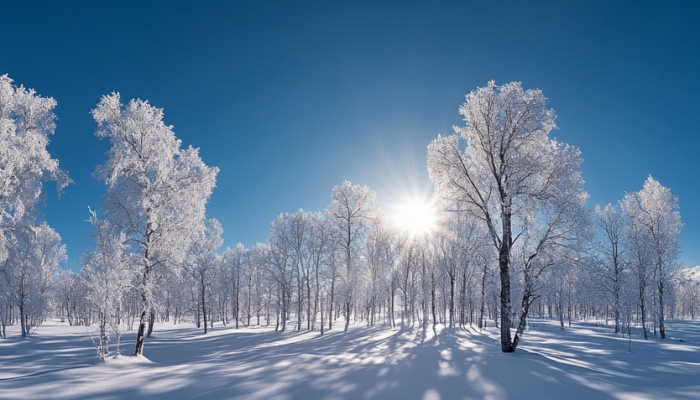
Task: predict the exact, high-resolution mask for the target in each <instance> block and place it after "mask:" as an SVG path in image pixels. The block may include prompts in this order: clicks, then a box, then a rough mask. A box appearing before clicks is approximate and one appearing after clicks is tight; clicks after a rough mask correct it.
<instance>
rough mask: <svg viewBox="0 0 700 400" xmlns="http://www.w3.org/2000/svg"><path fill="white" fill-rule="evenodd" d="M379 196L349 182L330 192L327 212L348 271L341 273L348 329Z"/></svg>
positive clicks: (376, 214)
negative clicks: (363, 247) (366, 239)
mask: <svg viewBox="0 0 700 400" xmlns="http://www.w3.org/2000/svg"><path fill="white" fill-rule="evenodd" d="M376 196H377V194H376V193H375V192H374V191H373V190H371V189H370V188H369V187H367V186H364V185H353V184H352V183H351V182H350V181H345V182H343V184H342V185H340V186H335V187H334V188H333V190H332V192H331V204H330V206H329V207H328V214H329V215H330V217H331V219H332V220H333V224H334V226H335V233H336V242H337V243H338V246H339V247H340V249H341V252H342V253H343V261H344V263H345V270H344V271H343V272H342V274H341V276H342V278H343V284H344V293H343V295H344V300H345V331H347V330H348V326H349V324H350V312H351V307H352V301H353V295H354V292H355V289H356V288H355V286H356V285H357V278H358V268H359V265H358V264H359V260H360V250H361V246H362V244H363V240H364V237H365V235H366V234H367V231H368V230H369V228H370V227H371V222H372V221H373V220H375V219H376V218H378V217H379V215H380V212H379V209H378V208H377V206H376V205H375V203H374V200H375V198H376Z"/></svg>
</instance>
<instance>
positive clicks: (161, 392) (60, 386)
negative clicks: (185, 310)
mask: <svg viewBox="0 0 700 400" xmlns="http://www.w3.org/2000/svg"><path fill="white" fill-rule="evenodd" d="M338 326H342V324H338ZM12 329H17V327H16V326H12V327H9V330H12ZM93 329H94V328H93ZM612 329H613V328H612V326H596V325H594V324H591V323H583V322H579V323H575V324H574V327H573V328H571V329H566V330H564V331H562V330H560V329H559V328H558V326H556V325H555V324H554V323H552V322H550V321H538V320H530V330H529V331H528V340H527V342H525V343H523V344H522V345H521V346H520V347H519V350H518V351H517V352H515V353H509V354H506V353H502V352H501V348H500V342H499V336H498V331H497V330H496V329H495V328H493V327H489V328H488V329H487V330H485V331H484V332H483V333H479V332H476V331H460V330H453V331H447V330H438V335H437V336H433V334H432V332H428V337H426V338H425V340H422V339H421V336H420V334H419V333H417V331H412V330H405V331H397V330H391V329H386V328H379V327H374V328H365V327H360V326H356V325H351V326H350V330H349V331H348V332H347V333H342V332H338V331H331V332H328V333H327V334H325V335H323V336H319V334H318V332H304V333H298V332H274V331H272V330H271V329H267V328H257V329H255V328H248V329H239V330H236V329H233V328H229V327H226V328H224V327H220V326H217V327H216V328H215V329H214V330H212V331H211V332H210V333H209V334H208V335H206V336H204V335H201V333H200V331H199V330H197V329H196V328H195V327H194V326H193V325H189V324H182V325H158V326H156V329H155V331H154V336H153V338H152V340H151V341H150V344H149V348H148V359H146V358H144V357H130V356H121V357H119V358H117V359H107V361H106V362H105V363H98V362H97V361H96V360H97V359H96V357H95V350H94V349H93V345H92V340H91V339H90V336H89V335H88V334H87V332H86V330H85V327H70V326H67V324H65V323H60V322H58V321H53V322H50V323H47V324H44V325H42V326H41V327H39V329H38V330H37V332H36V334H35V335H32V336H30V337H28V338H27V339H25V340H21V339H19V336H18V335H17V332H8V333H10V335H9V336H10V338H9V339H7V340H1V341H0V398H2V399H17V398H32V399H46V398H52V399H67V398H71V399H88V398H89V399H95V398H100V399H112V398H134V397H138V398H162V399H171V398H211V399H214V398H216V399H218V398H238V399H564V398H566V399H661V398H663V399H698V398H700V380H698V376H700V321H694V320H693V321H677V320H669V321H668V339H667V340H664V341H659V340H654V339H650V340H642V339H639V337H640V336H639V332H634V333H633V338H632V341H631V343H630V342H628V340H627V338H623V337H621V336H617V335H615V334H614V333H613V332H612ZM134 339H135V333H134V332H127V333H126V334H125V335H124V341H125V342H130V343H125V344H126V346H129V347H130V346H131V345H133V341H134ZM630 344H631V352H630V351H628V346H629V345H630Z"/></svg>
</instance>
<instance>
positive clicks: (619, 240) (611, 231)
mask: <svg viewBox="0 0 700 400" xmlns="http://www.w3.org/2000/svg"><path fill="white" fill-rule="evenodd" d="M594 212H595V217H596V225H597V226H598V229H599V230H600V231H602V236H603V240H602V241H601V243H600V244H599V245H598V247H599V249H600V254H601V256H602V257H601V258H602V259H601V260H600V262H596V263H594V266H593V272H594V273H595V274H596V275H597V276H598V277H599V278H600V279H601V284H600V287H601V288H602V289H603V290H604V294H605V295H606V297H608V298H610V299H611V303H612V306H613V314H614V317H615V333H619V332H620V331H621V330H622V325H621V323H622V321H621V320H620V315H621V312H622V310H621V307H622V305H621V303H620V296H621V294H622V292H621V291H622V285H623V282H624V275H623V274H624V272H625V271H626V270H627V263H626V260H625V248H626V244H625V242H624V240H625V236H624V230H625V227H626V221H625V217H624V214H623V213H622V212H621V211H620V210H619V209H617V208H615V207H614V206H612V205H610V204H608V205H607V206H605V208H602V209H601V208H600V207H599V206H596V207H595V211H594Z"/></svg>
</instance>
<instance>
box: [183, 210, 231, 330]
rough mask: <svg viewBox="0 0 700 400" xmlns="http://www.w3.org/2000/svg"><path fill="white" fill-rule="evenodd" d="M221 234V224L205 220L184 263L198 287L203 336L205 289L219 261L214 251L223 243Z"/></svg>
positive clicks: (212, 220) (205, 314)
mask: <svg viewBox="0 0 700 400" xmlns="http://www.w3.org/2000/svg"><path fill="white" fill-rule="evenodd" d="M223 232H224V230H223V228H222V227H221V223H220V222H219V221H218V220H217V219H215V218H211V219H209V220H207V221H206V223H205V224H204V226H203V227H202V228H201V229H199V230H197V231H195V233H194V235H193V236H194V237H193V238H192V243H191V244H190V251H189V257H188V258H187V260H186V262H185V265H186V268H187V269H189V270H190V273H191V274H192V276H193V277H194V278H195V279H196V280H197V285H198V286H199V307H200V308H201V310H202V319H203V320H204V333H205V334H206V333H207V322H209V321H207V304H206V297H207V296H206V294H207V287H208V285H210V283H211V281H212V279H211V276H210V275H211V274H212V272H213V270H214V269H215V268H216V266H217V262H218V261H219V260H218V256H217V254H216V250H217V249H218V248H219V247H220V246H221V244H222V243H223V242H224V240H223V239H222V238H221V235H222V234H223ZM209 318H211V316H209Z"/></svg>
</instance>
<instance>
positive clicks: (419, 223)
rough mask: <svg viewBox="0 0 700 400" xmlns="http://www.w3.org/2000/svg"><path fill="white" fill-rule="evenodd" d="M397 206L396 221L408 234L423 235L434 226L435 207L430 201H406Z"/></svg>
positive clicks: (435, 217)
mask: <svg viewBox="0 0 700 400" xmlns="http://www.w3.org/2000/svg"><path fill="white" fill-rule="evenodd" d="M397 208H398V213H397V215H396V217H395V218H396V223H397V225H398V226H399V228H401V229H403V230H405V231H406V232H408V233H409V234H411V235H413V236H423V235H426V234H428V233H430V232H432V230H433V228H434V227H435V220H436V219H437V216H436V213H435V207H434V206H433V204H431V203H430V202H423V201H413V200H412V201H406V202H404V203H402V204H399V206H398V207H397Z"/></svg>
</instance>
